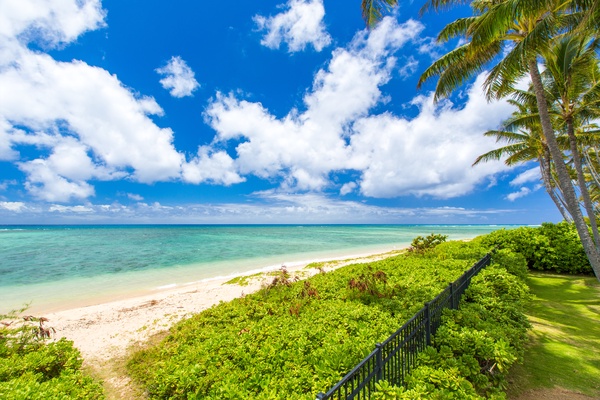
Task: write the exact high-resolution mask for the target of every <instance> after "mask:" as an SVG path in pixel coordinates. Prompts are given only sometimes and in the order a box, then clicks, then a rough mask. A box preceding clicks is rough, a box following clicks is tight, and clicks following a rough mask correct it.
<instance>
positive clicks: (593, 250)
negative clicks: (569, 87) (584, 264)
mask: <svg viewBox="0 0 600 400" xmlns="http://www.w3.org/2000/svg"><path fill="white" fill-rule="evenodd" d="M528 67H529V74H530V76H531V81H532V83H533V90H534V92H535V97H536V99H537V105H538V110H539V114H540V121H541V124H542V132H543V134H544V137H545V139H546V143H547V145H548V150H549V151H550V156H551V157H552V161H554V167H555V170H556V174H557V175H558V183H559V187H560V189H561V192H562V193H563V196H564V198H565V201H566V203H567V209H568V211H569V213H570V214H571V216H572V217H573V222H574V223H575V228H576V229H577V233H578V234H579V238H580V239H581V244H582V245H583V249H584V250H585V254H586V255H587V258H588V260H589V262H590V265H591V266H592V269H593V271H594V274H595V275H596V278H598V280H599V281H600V253H599V252H598V248H597V247H596V246H595V244H594V241H593V240H592V237H591V236H590V231H589V230H588V227H587V224H586V223H585V220H584V218H583V214H582V213H581V208H580V207H579V202H578V201H577V196H576V194H575V189H574V188H573V184H572V181H571V177H570V176H569V172H568V171H567V167H566V165H565V164H564V161H563V153H562V151H561V150H560V148H559V146H558V141H557V140H556V136H554V129H553V128H552V123H551V121H550V114H549V112H548V105H547V102H546V96H545V94H544V86H543V84H542V78H541V76H540V71H539V69H538V65H537V60H536V59H535V58H531V59H530V60H529V61H528Z"/></svg>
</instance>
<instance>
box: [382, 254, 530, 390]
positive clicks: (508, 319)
mask: <svg viewBox="0 0 600 400" xmlns="http://www.w3.org/2000/svg"><path fill="white" fill-rule="evenodd" d="M507 267H508V268H507ZM509 270H512V271H518V273H517V274H516V275H515V274H513V273H510V272H509ZM523 273H526V264H525V259H524V258H523V256H521V255H519V254H515V253H512V252H511V251H510V250H500V251H499V252H498V253H497V254H496V256H495V257H494V259H493V261H492V265H491V266H489V267H487V268H486V269H484V270H483V271H482V272H481V273H480V274H479V275H477V276H476V277H475V278H473V280H472V283H471V285H470V287H469V289H468V290H467V291H466V292H465V295H464V297H463V299H462V301H461V306H460V309H458V310H446V311H445V312H444V317H443V321H442V326H441V327H440V328H439V329H438V331H437V333H436V334H435V336H434V337H433V340H432V345H431V346H429V347H427V348H426V349H425V350H424V351H423V352H422V353H421V354H420V355H419V357H418V364H417V365H418V366H417V368H416V369H415V370H414V371H412V372H411V374H410V375H409V377H408V378H407V382H406V386H405V387H393V386H391V385H389V383H387V382H380V383H378V384H377V385H376V386H377V389H378V391H377V392H376V393H375V395H374V396H372V398H373V399H374V400H395V399H405V400H411V399H461V400H463V399H465V400H478V399H484V398H491V399H502V398H504V389H505V388H506V385H507V380H506V376H507V372H508V370H509V368H510V367H511V366H512V365H513V364H514V363H515V362H517V361H521V360H522V358H523V350H524V347H525V343H526V342H527V329H528V328H529V323H528V322H527V319H526V317H525V314H524V309H525V308H526V306H527V304H528V301H529V289H528V287H527V285H526V284H525V282H524V281H523V280H522V278H520V277H519V276H518V275H520V276H522V275H523Z"/></svg>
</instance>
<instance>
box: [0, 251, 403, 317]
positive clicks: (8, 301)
mask: <svg viewBox="0 0 600 400" xmlns="http://www.w3.org/2000/svg"><path fill="white" fill-rule="evenodd" d="M408 246H409V244H407V243H401V244H397V243H395V244H388V245H373V246H366V247H364V248H354V249H352V248H350V249H345V250H344V249H338V250H331V251H323V252H315V253H313V254H310V253H309V254H305V255H303V254H289V255H284V257H286V258H288V260H287V261H286V260H282V258H283V257H277V256H269V257H265V258H256V259H248V260H233V261H230V262H227V261H222V262H220V263H222V264H223V265H222V266H221V267H222V268H223V269H218V268H217V269H215V265H214V264H213V265H210V264H209V265H210V268H209V270H208V271H207V270H205V267H204V266H203V265H200V266H199V267H198V265H196V264H190V265H180V266H173V267H169V268H164V269H155V270H149V271H139V272H131V273H125V274H123V275H106V276H97V277H83V278H75V279H74V280H67V281H59V282H49V283H40V284H34V285H31V286H28V287H24V288H17V287H16V288H11V289H10V290H11V291H13V292H14V291H16V290H18V291H19V294H18V295H16V294H14V293H10V292H9V293H8V294H7V293H3V296H0V305H1V306H2V310H0V312H5V313H8V312H10V311H11V310H19V309H21V308H23V307H24V306H25V305H28V306H27V312H28V313H29V314H48V313H57V312H61V311H66V310H71V309H74V308H82V307H91V306H94V305H98V304H104V303H111V302H115V301H127V300H130V299H132V298H137V297H144V296H152V295H160V293H162V292H165V291H171V290H186V289H189V288H191V287H195V286H198V285H200V286H203V285H204V284H206V283H210V282H212V281H215V282H219V281H227V280H230V279H233V278H236V277H240V276H247V275H254V274H260V273H268V272H271V271H275V270H278V269H280V268H281V267H282V266H286V267H287V268H288V269H297V268H303V267H304V266H306V265H308V264H310V263H313V262H327V261H334V260H340V259H346V258H361V257H365V256H369V255H373V254H382V253H386V252H390V251H396V250H401V249H404V248H406V247H408ZM218 266H219V265H217V267H218ZM231 266H233V267H231ZM17 296H18V297H17ZM4 297H6V298H4ZM16 298H20V299H22V301H20V302H17V301H15V299H16Z"/></svg>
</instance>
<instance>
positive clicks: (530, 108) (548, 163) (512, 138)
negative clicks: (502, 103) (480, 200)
mask: <svg viewBox="0 0 600 400" xmlns="http://www.w3.org/2000/svg"><path fill="white" fill-rule="evenodd" d="M520 99H521V100H520V101H519V100H516V99H509V100H508V102H509V103H511V104H512V105H513V106H515V108H516V109H517V110H516V111H515V112H513V115H512V117H511V118H510V119H508V120H507V121H505V122H504V126H503V129H502V130H490V131H487V132H485V133H484V136H491V137H495V138H496V142H505V143H507V144H506V145H505V146H502V147H499V148H497V149H494V150H491V151H489V152H487V153H485V154H482V155H480V156H479V157H477V159H476V160H475V162H474V163H473V166H475V165H477V164H479V163H482V162H487V161H492V160H502V159H504V163H505V164H506V165H508V166H514V165H518V164H525V163H528V162H532V161H533V162H537V163H538V165H539V167H540V175H541V177H542V182H543V184H544V187H545V189H546V192H547V193H548V195H549V196H550V198H551V199H552V201H553V202H554V204H555V205H556V207H557V208H558V210H559V211H560V213H561V215H562V216H563V218H564V219H565V220H566V221H571V216H570V215H569V213H568V212H567V210H566V207H565V203H564V199H563V197H562V194H561V193H560V191H559V190H557V189H558V188H557V185H556V176H555V174H554V173H553V171H552V160H551V157H550V153H549V151H548V146H547V145H546V143H545V140H544V136H543V134H542V131H541V127H540V122H539V116H538V114H537V109H536V105H535V97H533V99H532V96H531V93H530V92H522V93H521V96H520ZM527 100H529V101H527ZM532 100H533V101H532Z"/></svg>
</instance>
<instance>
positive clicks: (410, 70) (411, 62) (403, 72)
mask: <svg viewBox="0 0 600 400" xmlns="http://www.w3.org/2000/svg"><path fill="white" fill-rule="evenodd" d="M418 67H419V61H418V60H417V59H416V58H414V57H413V56H410V57H408V58H407V59H406V61H405V63H404V65H403V66H402V67H400V68H399V69H398V75H400V77H402V78H403V79H406V78H408V77H410V76H412V75H413V74H414V73H415V72H417V68H418Z"/></svg>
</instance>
